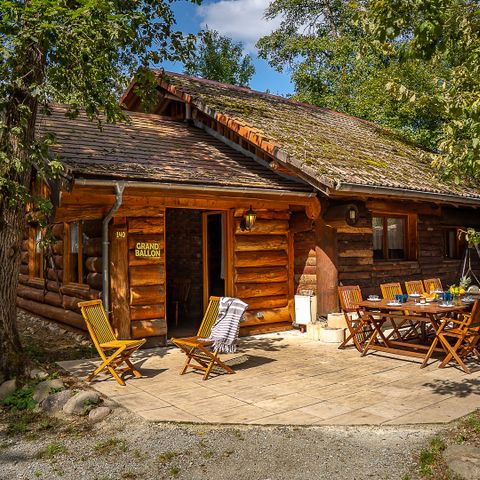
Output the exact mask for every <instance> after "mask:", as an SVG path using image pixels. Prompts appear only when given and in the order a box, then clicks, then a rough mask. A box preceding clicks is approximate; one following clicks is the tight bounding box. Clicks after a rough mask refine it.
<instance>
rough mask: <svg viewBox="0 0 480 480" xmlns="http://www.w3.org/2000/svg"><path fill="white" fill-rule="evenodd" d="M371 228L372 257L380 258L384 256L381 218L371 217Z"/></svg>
mask: <svg viewBox="0 0 480 480" xmlns="http://www.w3.org/2000/svg"><path fill="white" fill-rule="evenodd" d="M372 230H373V258H374V259H377V260H378V259H382V258H385V257H384V252H383V218H382V217H373V218H372Z"/></svg>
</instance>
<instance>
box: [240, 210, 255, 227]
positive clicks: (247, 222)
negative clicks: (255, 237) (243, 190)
mask: <svg viewBox="0 0 480 480" xmlns="http://www.w3.org/2000/svg"><path fill="white" fill-rule="evenodd" d="M256 220H257V214H256V213H255V212H254V211H253V210H252V206H251V205H250V208H249V209H248V210H247V212H246V213H245V215H244V216H243V218H242V221H241V222H240V228H241V229H242V230H247V231H250V230H251V229H252V228H253V227H254V226H255V222H256Z"/></svg>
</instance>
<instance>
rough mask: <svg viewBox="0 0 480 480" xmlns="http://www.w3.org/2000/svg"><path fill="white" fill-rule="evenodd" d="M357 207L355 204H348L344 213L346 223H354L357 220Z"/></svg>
mask: <svg viewBox="0 0 480 480" xmlns="http://www.w3.org/2000/svg"><path fill="white" fill-rule="evenodd" d="M358 213H359V212H358V207H357V206H356V205H349V206H348V208H347V212H346V215H345V221H346V222H347V224H348V225H351V226H353V225H356V224H357V222H358V216H359V215H358Z"/></svg>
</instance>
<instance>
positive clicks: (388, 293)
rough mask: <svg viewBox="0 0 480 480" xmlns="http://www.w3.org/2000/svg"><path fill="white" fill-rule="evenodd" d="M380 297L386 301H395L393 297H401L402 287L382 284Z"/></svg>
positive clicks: (393, 284) (398, 284) (395, 284)
mask: <svg viewBox="0 0 480 480" xmlns="http://www.w3.org/2000/svg"><path fill="white" fill-rule="evenodd" d="M380 290H381V291H382V297H383V298H386V299H388V300H395V295H402V294H403V292H402V287H401V286H400V283H398V282H397V283H382V284H381V285H380Z"/></svg>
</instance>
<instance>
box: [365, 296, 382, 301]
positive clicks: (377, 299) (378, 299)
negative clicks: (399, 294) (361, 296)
mask: <svg viewBox="0 0 480 480" xmlns="http://www.w3.org/2000/svg"><path fill="white" fill-rule="evenodd" d="M367 300H368V301H369V302H379V301H380V300H381V298H370V297H369V298H367Z"/></svg>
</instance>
